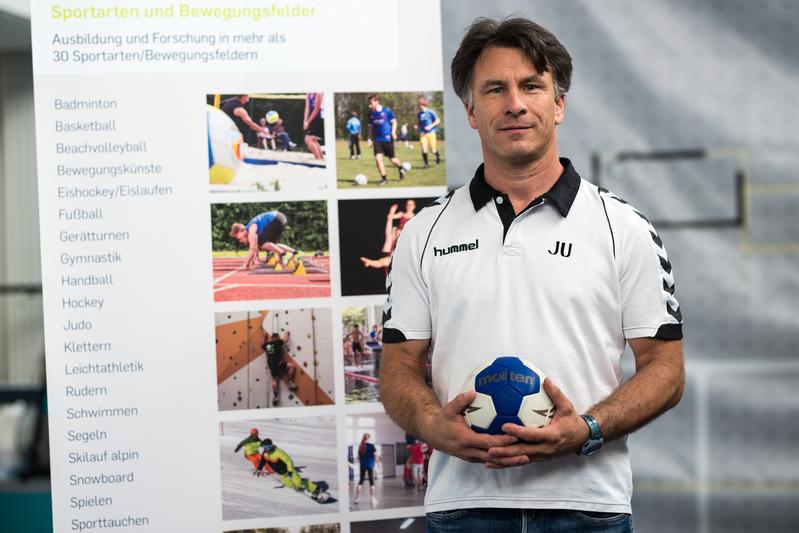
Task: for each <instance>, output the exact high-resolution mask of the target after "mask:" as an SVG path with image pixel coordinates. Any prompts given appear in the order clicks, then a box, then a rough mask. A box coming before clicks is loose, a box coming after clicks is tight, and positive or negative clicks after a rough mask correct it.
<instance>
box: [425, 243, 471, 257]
mask: <svg viewBox="0 0 799 533" xmlns="http://www.w3.org/2000/svg"><path fill="white" fill-rule="evenodd" d="M478 248H479V246H478V239H475V240H474V242H470V243H468V244H453V245H452V246H450V247H449V248H436V247H435V246H433V257H436V256H439V255H442V256H443V255H449V254H456V253H458V252H468V251H469V250H477V249H478Z"/></svg>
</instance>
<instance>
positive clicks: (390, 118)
mask: <svg viewBox="0 0 799 533" xmlns="http://www.w3.org/2000/svg"><path fill="white" fill-rule="evenodd" d="M368 101H369V110H370V111H369V132H370V136H369V139H368V141H367V144H369V146H373V149H374V153H375V163H376V164H377V171H378V172H379V173H380V185H385V184H386V183H388V178H387V177H386V165H385V162H384V161H383V156H384V155H385V157H387V158H388V160H389V161H390V162H391V164H392V165H394V166H395V167H397V168H398V169H399V179H403V178H405V172H406V170H405V169H404V168H403V167H402V161H400V160H399V158H398V157H397V156H396V155H395V154H394V141H396V140H397V119H396V118H395V117H394V113H393V112H392V111H391V109H389V108H388V107H384V106H383V105H382V104H381V103H380V97H379V96H378V95H376V94H373V95H370V96H369V99H368Z"/></svg>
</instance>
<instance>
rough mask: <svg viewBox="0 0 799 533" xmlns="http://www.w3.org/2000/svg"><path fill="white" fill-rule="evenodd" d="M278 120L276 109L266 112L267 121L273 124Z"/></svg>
mask: <svg viewBox="0 0 799 533" xmlns="http://www.w3.org/2000/svg"><path fill="white" fill-rule="evenodd" d="M278 120H280V115H278V113H277V111H274V110H272V111H267V113H266V121H267V122H268V123H270V124H274V123H275V122H277V121H278Z"/></svg>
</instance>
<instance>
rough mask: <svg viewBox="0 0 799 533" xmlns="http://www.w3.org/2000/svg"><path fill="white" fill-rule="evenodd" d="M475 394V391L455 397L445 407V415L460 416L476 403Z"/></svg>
mask: <svg viewBox="0 0 799 533" xmlns="http://www.w3.org/2000/svg"><path fill="white" fill-rule="evenodd" d="M475 394H476V393H475V392H474V391H473V390H470V391H466V392H462V393H460V394H458V395H457V396H455V397H454V398H453V399H452V400H451V401H450V402H449V403H448V404H447V405H445V406H444V413H446V414H448V415H460V414H462V413H463V410H464V409H466V408H467V407H469V405H471V403H472V402H473V401H474V396H475Z"/></svg>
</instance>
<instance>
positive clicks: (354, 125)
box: [347, 111, 361, 159]
mask: <svg viewBox="0 0 799 533" xmlns="http://www.w3.org/2000/svg"><path fill="white" fill-rule="evenodd" d="M347 133H349V134H350V139H349V149H350V159H360V158H361V119H359V118H358V112H357V111H353V112H352V116H351V117H350V119H349V120H348V121H347Z"/></svg>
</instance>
